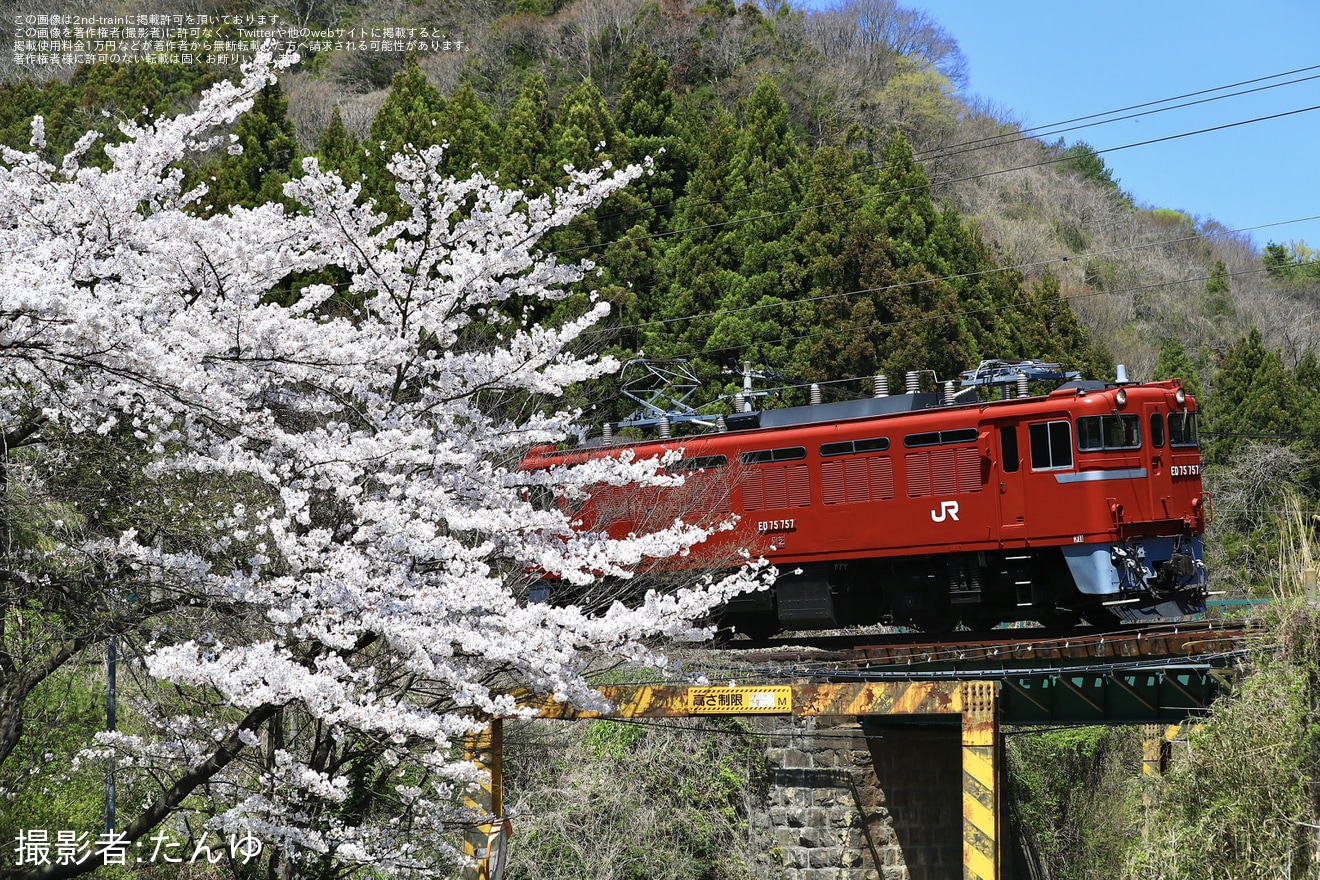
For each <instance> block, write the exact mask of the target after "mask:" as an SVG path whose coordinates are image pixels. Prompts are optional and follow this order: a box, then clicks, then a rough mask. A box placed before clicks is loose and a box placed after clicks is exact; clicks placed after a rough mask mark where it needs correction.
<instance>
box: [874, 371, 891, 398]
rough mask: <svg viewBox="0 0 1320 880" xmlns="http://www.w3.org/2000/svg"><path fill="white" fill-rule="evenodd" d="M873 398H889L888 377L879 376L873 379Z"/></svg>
mask: <svg viewBox="0 0 1320 880" xmlns="http://www.w3.org/2000/svg"><path fill="white" fill-rule="evenodd" d="M875 396H876V397H888V396H889V377H888V376H884V375H881V376H876V377H875Z"/></svg>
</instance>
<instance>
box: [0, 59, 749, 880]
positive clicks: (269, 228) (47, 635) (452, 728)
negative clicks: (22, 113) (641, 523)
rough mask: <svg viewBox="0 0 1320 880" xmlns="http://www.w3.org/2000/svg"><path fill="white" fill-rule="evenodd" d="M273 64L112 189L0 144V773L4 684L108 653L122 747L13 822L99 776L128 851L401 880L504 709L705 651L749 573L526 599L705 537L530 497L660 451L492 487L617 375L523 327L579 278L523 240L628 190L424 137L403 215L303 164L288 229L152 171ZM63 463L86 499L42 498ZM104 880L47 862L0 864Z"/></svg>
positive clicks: (291, 187) (102, 742)
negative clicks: (479, 172) (590, 518)
mask: <svg viewBox="0 0 1320 880" xmlns="http://www.w3.org/2000/svg"><path fill="white" fill-rule="evenodd" d="M278 67H279V64H278V63H272V62H271V61H270V59H269V58H265V57H263V58H260V59H258V61H257V62H256V63H255V64H254V65H252V66H251V67H250V68H249V69H247V70H245V77H244V79H243V80H242V82H241V83H240V84H238V85H233V84H229V83H225V84H222V85H220V86H218V87H216V88H213V89H212V90H211V91H209V92H208V93H207V94H206V95H205V96H204V97H203V99H202V101H201V103H200V106H199V107H198V109H197V110H196V111H195V112H192V113H187V114H183V115H180V116H178V117H176V118H172V119H164V120H160V121H158V122H156V123H154V124H152V125H148V126H144V127H138V126H135V125H133V124H127V125H125V126H124V128H123V132H124V135H125V139H124V140H123V142H122V143H120V144H116V145H108V146H107V147H106V150H105V152H106V154H107V156H109V158H110V166H109V167H108V168H104V169H101V168H97V167H90V166H84V165H83V164H82V163H81V162H80V156H81V155H82V153H83V152H84V151H85V150H86V149H87V148H88V147H89V146H90V145H91V143H92V138H91V136H89V137H87V138H84V139H83V140H82V141H80V142H79V145H78V147H77V148H75V150H74V151H73V152H72V153H71V154H70V155H68V156H66V157H63V159H62V163H61V164H60V165H58V166H56V165H55V164H53V163H52V162H50V161H48V160H47V159H46V158H44V157H43V149H42V147H43V143H42V130H41V124H40V120H36V121H34V124H33V137H32V144H31V149H30V150H26V151H25V150H14V149H8V148H5V149H4V150H3V153H2V154H0V160H2V161H0V264H3V265H4V267H5V271H4V273H3V278H0V434H2V435H3V444H4V445H3V448H0V452H3V457H0V465H3V467H4V470H3V471H0V477H3V478H4V479H5V488H6V491H7V493H8V502H9V503H8V504H7V505H6V507H5V508H4V509H5V510H6V515H5V519H4V521H3V522H0V525H2V526H3V527H4V538H5V544H4V557H3V559H0V579H2V582H3V595H2V597H0V601H2V602H3V606H2V607H0V625H2V626H3V627H4V628H3V630H0V675H3V685H2V686H0V761H3V760H5V759H8V758H10V757H11V756H12V755H14V754H17V752H16V751H15V750H16V748H17V747H18V746H19V744H20V743H21V741H22V736H23V730H24V721H25V713H26V712H27V711H28V701H29V699H30V698H31V695H32V694H33V693H36V692H38V691H39V689H40V688H41V687H42V686H43V684H44V683H46V682H48V681H49V680H50V679H51V677H52V676H56V675H58V674H59V673H60V671H61V670H64V669H67V668H68V667H69V666H70V665H71V664H76V663H86V662H89V661H91V660H95V659H97V658H99V657H100V656H102V652H103V651H104V650H105V646H106V645H107V642H108V640H110V639H111V638H112V637H113V638H115V639H116V640H117V641H118V643H119V644H120V645H121V646H122V648H121V667H122V668H123V669H124V670H125V673H124V676H121V678H122V679H123V681H124V682H126V683H128V684H131V687H127V686H123V687H121V692H122V695H123V699H124V701H125V705H124V709H123V712H122V715H121V721H120V725H119V729H118V730H117V731H115V732H112V733H102V734H100V735H98V737H97V740H96V742H94V743H83V744H82V746H81V751H80V752H79V753H78V754H55V755H48V756H47V758H48V763H49V764H50V768H48V769H47V770H42V771H41V772H38V773H36V774H35V775H34V777H33V779H34V780H35V781H34V782H32V783H30V784H28V787H27V788H26V789H19V790H17V791H12V790H11V791H10V792H8V796H9V797H10V798H11V799H13V798H15V797H17V798H19V799H22V798H24V797H37V796H38V791H37V789H36V788H34V787H33V786H37V785H47V786H49V785H53V784H56V782H57V779H56V777H57V776H58V774H59V773H69V772H72V771H71V770H70V768H74V767H78V766H82V767H84V768H85V767H96V768H101V767H104V766H105V765H106V763H107V762H113V763H114V766H115V767H117V768H118V779H119V783H120V787H121V791H122V792H123V793H122V794H121V797H120V808H119V820H120V821H119V823H118V827H117V830H116V833H117V834H118V835H120V836H121V837H120V838H119V840H120V842H121V843H125V844H131V843H134V842H136V844H137V846H138V847H139V849H138V850H137V852H139V853H140V852H142V850H141V849H140V847H142V846H144V845H146V842H148V841H155V846H156V848H157V850H159V848H160V846H161V843H162V841H164V840H165V839H166V838H165V837H164V832H165V831H168V832H169V833H171V834H179V835H186V836H189V837H190V838H191V839H199V838H200V836H201V835H203V834H205V833H208V832H210V833H214V834H218V835H220V836H222V837H224V836H227V835H229V834H239V835H252V836H253V837H255V838H257V839H260V840H261V841H263V842H264V843H265V844H266V845H267V846H266V849H265V853H266V854H265V855H264V856H263V858H266V859H268V860H269V864H268V865H267V870H269V871H270V872H271V874H272V876H350V875H352V874H354V873H355V872H356V871H358V870H360V869H366V868H369V869H370V871H371V872H373V875H375V874H379V875H382V876H384V875H399V876H412V875H421V874H427V873H431V872H434V871H435V870H436V869H437V867H438V866H439V865H442V864H445V863H446V862H452V861H454V860H456V859H457V858H458V854H457V853H456V852H455V851H454V850H452V849H451V848H450V847H449V845H448V843H447V841H453V840H455V839H457V838H456V837H455V835H454V833H453V831H454V823H455V822H461V821H463V820H464V819H465V818H467V819H470V818H471V817H470V816H466V817H465V815H464V813H463V811H462V809H461V803H462V799H461V797H460V794H461V791H462V789H463V787H464V786H466V785H468V784H470V783H472V782H473V781H474V780H477V779H478V778H479V773H478V771H477V769H476V768H474V767H473V766H472V765H470V764H468V763H465V762H464V761H463V760H462V758H461V748H459V746H461V743H462V740H463V738H464V736H465V735H467V734H469V733H471V732H473V731H475V730H478V729H480V728H481V727H482V726H484V724H485V719H487V718H489V717H491V716H497V715H500V716H511V715H517V714H519V713H525V712H526V711H527V710H525V709H522V708H520V707H519V705H517V704H516V703H515V700H514V698H513V696H511V693H512V691H513V689H515V688H527V689H531V690H532V691H534V692H536V693H539V694H544V695H553V696H554V697H555V698H557V699H560V700H571V701H573V702H576V703H579V704H582V705H599V704H600V703H601V700H600V698H599V696H598V695H597V694H596V693H595V692H594V691H593V690H592V689H591V688H590V687H589V686H588V684H587V682H586V680H585V679H584V672H586V670H587V669H588V665H589V664H590V663H591V662H592V661H593V658H598V657H600V656H611V657H615V658H621V659H623V660H626V661H629V662H638V663H646V664H660V663H663V662H664V658H663V657H661V656H659V655H658V654H656V653H655V652H654V651H655V648H654V647H653V646H654V645H656V644H657V643H658V642H657V639H663V638H678V639H695V638H702V637H704V636H705V635H706V631H705V630H704V629H702V628H701V627H700V626H699V625H698V623H696V622H697V621H700V620H701V619H702V618H703V616H704V615H707V614H708V613H709V612H710V611H711V609H713V608H714V607H716V606H717V605H718V604H719V603H721V602H722V601H724V600H726V599H727V598H729V597H730V596H732V595H734V594H735V593H737V592H740V591H743V590H746V589H751V588H755V587H756V586H757V585H758V581H757V578H758V576H759V575H758V570H757V568H756V566H748V567H747V568H745V569H743V570H740V571H739V572H738V573H737V574H735V575H732V576H729V577H727V578H725V579H723V580H719V581H714V580H711V581H707V582H702V583H699V584H695V585H691V584H689V585H687V586H685V587H684V588H682V589H679V590H675V591H671V592H668V593H660V592H654V591H652V592H647V593H646V594H645V595H642V596H637V597H635V601H633V602H630V603H629V604H628V605H624V604H621V603H617V602H616V603H613V604H611V605H609V607H581V606H574V607H559V606H556V605H552V604H546V603H529V602H528V601H527V599H526V597H527V592H528V591H527V585H528V580H529V578H530V575H529V574H528V572H532V571H534V572H538V573H541V574H544V575H547V576H551V577H554V578H559V579H562V580H564V581H566V582H569V583H572V584H577V585H583V584H588V583H590V582H592V581H593V580H595V579H599V578H602V577H610V578H627V577H629V576H630V574H631V573H632V572H633V571H634V570H635V569H636V568H637V567H638V566H639V565H642V564H644V563H646V562H647V561H648V560H655V559H657V558H664V557H668V556H672V555H675V554H680V553H685V552H687V549H688V548H689V547H691V546H692V545H693V544H694V543H696V542H699V541H701V540H703V539H704V538H705V537H706V536H707V535H708V531H707V530H705V529H702V528H699V527H697V526H693V525H687V524H684V523H682V522H674V523H672V524H669V525H667V526H665V527H664V528H662V529H660V530H658V531H656V532H653V533H650V534H645V535H635V536H632V537H630V538H629V539H627V540H610V539H607V538H605V537H602V536H600V535H589V534H578V533H577V532H575V531H574V530H573V528H572V524H571V522H570V521H569V519H568V517H567V515H566V514H565V513H564V512H562V511H560V510H557V509H550V510H545V509H539V508H538V507H537V506H535V505H533V504H531V503H530V502H529V500H528V499H529V497H534V496H535V495H536V494H539V493H540V492H541V491H542V488H543V489H545V490H549V491H552V492H556V493H570V494H571V493H573V492H580V491H587V490H588V488H589V487H590V486H592V485H596V484H600V483H614V484H621V483H625V482H628V481H648V480H651V481H663V480H665V479H668V478H665V477H662V476H657V468H656V465H655V463H654V462H634V461H630V460H628V459H626V458H625V459H623V460H617V461H605V462H598V463H595V464H593V465H590V466H584V467H580V468H576V469H574V470H572V471H536V472H523V471H520V470H519V468H518V461H519V459H520V457H521V454H522V452H523V450H525V449H527V448H528V447H529V446H531V445H532V444H537V443H546V442H556V441H558V440H560V439H562V438H563V437H565V436H567V435H569V434H570V433H575V429H574V422H575V419H576V418H577V416H578V414H577V413H574V412H565V411H558V410H557V409H556V408H555V407H554V406H553V402H554V400H555V399H556V398H557V396H559V395H560V394H561V393H562V392H563V390H564V389H565V387H566V386H569V385H571V384H572V383H578V382H584V381H590V380H592V379H593V378H595V377H598V376H601V375H602V374H604V373H606V372H608V371H611V370H613V369H616V366H617V365H615V364H614V363H612V362H610V361H609V360H608V359H597V358H593V357H590V356H583V355H579V354H575V353H574V352H575V351H577V350H580V348H581V346H580V341H581V338H582V334H583V333H584V331H586V330H587V329H588V328H590V327H591V326H592V324H593V323H595V322H596V321H598V320H599V319H600V318H601V317H602V316H603V315H604V314H605V312H606V310H607V307H606V306H605V305H604V304H593V305H591V306H590V307H589V308H587V310H586V311H585V313H583V314H581V316H580V317H577V318H574V319H571V320H567V321H566V322H564V323H562V324H561V325H559V326H536V325H534V324H531V323H530V322H528V321H526V320H524V319H523V316H525V315H529V314H533V313H536V312H537V311H538V310H539V312H540V313H546V312H548V311H549V310H548V309H545V308H541V306H542V304H544V303H547V302H549V301H555V300H561V299H563V298H565V297H566V296H567V295H568V291H569V288H570V286H571V285H574V284H575V283H576V282H579V281H580V280H582V279H583V278H584V277H587V273H588V271H589V270H590V268H591V267H590V266H589V265H588V264H572V265H570V264H564V263H561V262H560V261H559V260H557V259H556V258H555V257H554V256H553V255H551V254H546V253H543V252H542V251H540V250H539V249H538V242H539V241H540V240H541V239H542V237H543V236H544V235H545V234H546V233H547V232H548V231H549V230H552V229H554V228H555V227H557V226H560V225H563V224H564V223H566V222H568V221H569V220H571V219H572V218H573V217H575V216H577V215H578V214H580V213H581V212H582V211H584V210H587V209H589V208H591V207H593V206H594V205H597V204H599V203H600V201H601V200H603V199H604V198H606V197H607V196H608V195H610V194H611V193H613V192H616V191H618V190H619V189H620V188H622V187H624V186H625V185H627V184H628V183H629V182H630V181H632V180H634V179H636V178H637V177H638V176H639V175H641V174H643V173H645V170H644V169H643V168H639V167H631V168H627V169H621V170H616V169H612V168H610V167H608V166H607V167H605V168H603V169H600V170H597V171H593V172H571V183H570V184H569V185H568V186H566V187H564V188H562V189H560V190H557V191H555V192H553V193H551V194H550V195H548V196H545V197H536V198H533V197H528V196H526V195H524V194H522V193H519V192H516V191H510V190H505V189H502V188H501V187H500V186H499V185H498V184H497V182H496V181H493V180H490V179H487V178H484V177H481V176H476V177H473V178H471V179H469V180H455V179H449V178H445V177H442V176H440V175H439V174H438V172H437V171H436V168H437V167H438V166H439V164H440V161H441V157H442V148H440V147H434V148H430V149H427V150H425V151H421V152H418V151H405V152H404V153H402V154H400V155H398V156H396V157H395V159H394V161H393V163H392V165H391V172H392V173H393V174H394V175H395V176H396V177H397V179H398V180H399V181H400V183H399V187H398V194H399V198H400V199H401V201H402V203H403V205H404V206H405V208H406V211H405V217H404V219H402V220H400V221H397V222H394V221H391V220H389V219H388V218H387V217H386V216H384V215H383V214H381V213H378V212H377V211H375V210H374V206H373V205H372V204H371V203H370V202H369V201H367V200H366V199H364V198H363V197H362V195H361V193H360V190H359V188H358V187H357V186H356V185H355V186H352V187H346V186H345V185H344V183H343V182H342V181H341V180H340V179H338V178H337V177H336V176H335V175H333V174H329V173H326V172H324V171H322V170H321V169H320V168H319V167H318V166H317V164H316V162H315V160H308V161H307V162H306V163H305V164H304V166H303V169H302V175H301V176H300V177H298V178H296V179H294V180H292V181H291V182H289V183H288V184H286V186H285V196H286V197H287V198H288V199H291V200H293V201H294V202H295V203H296V204H297V205H298V206H300V207H299V208H298V209H296V210H293V211H289V210H286V209H284V208H282V207H281V206H279V205H274V204H268V205H263V206H260V207H257V208H253V209H244V208H234V209H232V210H230V211H228V212H225V213H221V214H215V215H211V214H210V212H209V211H206V210H204V209H205V205H206V193H205V190H204V189H198V190H193V191H185V189H184V187H183V184H182V181H183V178H184V175H183V173H182V172H181V171H180V170H179V168H180V166H181V164H182V163H185V162H188V161H190V160H191V157H193V156H194V155H195V154H196V153H198V152H200V151H205V150H214V149H217V148H220V149H223V148H224V147H225V146H226V140H227V139H226V138H225V137H224V135H223V132H225V131H226V130H227V129H228V128H232V124H233V122H234V121H235V120H236V119H237V118H238V116H239V115H240V114H241V113H242V112H243V111H244V110H245V109H246V108H247V107H249V106H250V105H251V103H252V101H253V98H254V96H255V95H256V93H257V92H258V91H259V90H260V89H261V88H262V87H263V86H264V85H266V84H267V83H269V82H272V81H273V80H274V77H275V74H276V72H277V70H278ZM231 148H232V147H231ZM199 209H200V210H199ZM90 450H99V452H98V454H99V455H100V456H102V457H101V459H99V461H101V462H102V463H103V465H104V466H102V464H97V465H96V466H94V467H93V466H92V465H90V464H88V463H87V462H88V461H89V459H88V458H86V457H85V455H84V454H85V453H89V451H90ZM52 462H54V464H52ZM61 462H62V464H60V463H61ZM79 468H82V472H84V473H83V476H84V477H86V478H87V481H88V482H87V485H93V486H99V487H100V488H99V489H97V490H96V491H92V492H90V493H85V494H84V496H78V497H74V496H68V497H67V498H65V500H64V501H63V502H59V503H57V500H55V499H56V496H58V492H57V491H55V490H56V489H58V485H59V481H60V479H61V478H62V477H69V476H70V475H71V474H75V473H76V472H79V470H78V469H79ZM111 473H114V474H119V475H120V476H118V477H114V478H113V479H112V478H111V477H110V476H107V475H108V474H111ZM89 474H90V476H89ZM98 480H99V481H100V482H97V481H98ZM533 487H535V488H536V489H537V492H529V489H530V488H533ZM25 493H26V494H25ZM43 493H44V494H43ZM92 496H95V497H92ZM127 497H132V498H134V499H136V500H134V501H132V503H128V502H127V501H125V500H124V499H125V498H127ZM70 499H72V500H70ZM98 504H100V505H101V508H97V509H102V508H104V507H105V505H107V504H117V505H118V507H117V508H116V509H117V510H118V513H117V514H116V515H115V516H114V517H110V516H108V515H100V518H99V519H98V514H97V513H96V511H95V510H91V509H89V508H96V506H97V505H98ZM15 505H24V506H22V507H16V506H15ZM61 505H62V506H61ZM20 521H21V522H20ZM23 524H26V525H23ZM20 525H23V527H24V528H27V529H28V530H29V532H39V533H40V534H39V535H38V536H37V537H30V538H29V539H28V540H21V539H20V538H21V536H18V533H19V532H20V531H21V529H20ZM97 772H101V771H100V770H99V769H98V770H97ZM93 833H95V832H93ZM52 841H53V837H52ZM147 849H148V850H150V849H151V847H150V846H149V845H148V846H147ZM189 851H191V850H189ZM187 854H188V853H187V852H185V851H183V850H179V851H175V852H170V851H168V850H167V851H166V852H165V853H158V852H157V853H153V855H161V856H162V857H163V858H166V859H168V857H169V856H170V855H173V856H175V857H180V856H186V855H187ZM99 864H100V860H98V859H97V858H96V857H92V858H88V859H86V860H85V861H84V862H82V863H81V864H77V863H74V862H72V861H66V862H65V863H63V864H60V863H58V862H57V861H56V860H55V858H54V853H53V852H52V858H51V860H50V863H49V864H29V865H26V866H20V867H19V868H17V869H11V873H13V874H14V875H16V876H24V877H46V878H55V877H71V876H75V875H77V874H80V873H83V872H85V871H87V870H90V869H92V868H93V867H95V866H96V865H99Z"/></svg>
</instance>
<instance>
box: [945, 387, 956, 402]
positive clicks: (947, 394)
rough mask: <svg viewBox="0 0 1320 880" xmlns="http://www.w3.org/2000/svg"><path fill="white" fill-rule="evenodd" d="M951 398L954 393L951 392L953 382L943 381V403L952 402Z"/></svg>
mask: <svg viewBox="0 0 1320 880" xmlns="http://www.w3.org/2000/svg"><path fill="white" fill-rule="evenodd" d="M953 398H954V393H953V383H952V382H945V383H944V402H945V403H953Z"/></svg>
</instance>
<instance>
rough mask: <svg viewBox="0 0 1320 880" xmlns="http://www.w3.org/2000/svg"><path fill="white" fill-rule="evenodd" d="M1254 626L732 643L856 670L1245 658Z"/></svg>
mask: <svg viewBox="0 0 1320 880" xmlns="http://www.w3.org/2000/svg"><path fill="white" fill-rule="evenodd" d="M1250 632H1251V627H1250V626H1249V625H1247V624H1245V623H1242V622H1239V621H1205V620H1199V621H1183V622H1175V623H1161V624H1158V625H1153V626H1144V627H1121V628H1115V627H1108V628H1102V627H1066V628H1047V627H1021V628H1013V629H997V630H989V631H981V632H970V631H955V632H950V633H942V634H939V635H932V634H931V633H924V632H895V633H855V634H842V635H829V636H793V637H792V638H791V640H785V639H769V640H765V641H760V642H753V641H741V642H728V643H726V644H725V645H723V646H722V648H723V649H725V650H727V651H729V652H730V653H731V654H733V655H734V656H737V657H739V659H741V660H743V661H745V662H748V663H793V662H799V663H813V664H818V663H831V662H834V663H840V664H847V665H848V666H850V667H852V668H876V667H913V666H934V665H939V666H946V667H947V666H950V665H956V666H962V665H969V664H976V665H989V666H996V665H1000V664H1008V665H1020V664H1023V663H1039V662H1041V661H1050V662H1062V663H1066V664H1078V663H1086V662H1088V661H1100V662H1119V661H1139V660H1147V659H1150V660H1153V659H1156V658H1160V659H1165V660H1168V659H1176V658H1194V657H1202V656H1207V655H1223V654H1229V653H1237V652H1240V651H1241V650H1242V647H1243V644H1244V642H1245V640H1246V638H1247V637H1248V636H1249V634H1250Z"/></svg>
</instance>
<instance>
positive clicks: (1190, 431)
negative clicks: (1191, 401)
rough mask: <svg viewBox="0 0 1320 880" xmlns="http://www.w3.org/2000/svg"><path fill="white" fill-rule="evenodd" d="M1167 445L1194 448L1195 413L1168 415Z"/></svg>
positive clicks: (1195, 439)
mask: <svg viewBox="0 0 1320 880" xmlns="http://www.w3.org/2000/svg"><path fill="white" fill-rule="evenodd" d="M1169 445H1170V446H1196V445H1197V438H1196V413H1191V412H1181V413H1169Z"/></svg>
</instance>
